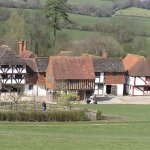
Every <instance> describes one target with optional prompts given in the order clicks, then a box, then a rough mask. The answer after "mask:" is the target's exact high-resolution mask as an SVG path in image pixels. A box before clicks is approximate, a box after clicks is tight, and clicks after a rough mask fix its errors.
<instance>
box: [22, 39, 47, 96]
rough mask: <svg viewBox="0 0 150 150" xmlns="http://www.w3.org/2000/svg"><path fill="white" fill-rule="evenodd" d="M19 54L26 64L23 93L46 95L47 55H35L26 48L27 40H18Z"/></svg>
mask: <svg viewBox="0 0 150 150" xmlns="http://www.w3.org/2000/svg"><path fill="white" fill-rule="evenodd" d="M19 55H20V56H21V57H22V58H23V60H24V61H25V62H26V64H27V76H26V84H25V86H24V94H25V95H31V96H46V94H47V91H46V83H45V77H46V70H47V66H48V62H49V58H48V57H37V56H36V55H35V54H34V53H33V52H30V51H28V50H27V42H26V41H20V42H19Z"/></svg>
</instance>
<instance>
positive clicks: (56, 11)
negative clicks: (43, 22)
mask: <svg viewBox="0 0 150 150" xmlns="http://www.w3.org/2000/svg"><path fill="white" fill-rule="evenodd" d="M66 6H67V0H47V2H46V6H45V10H44V12H45V16H46V18H47V19H48V23H49V26H50V28H52V30H53V31H54V45H55V41H56V30H60V29H61V27H60V23H61V21H62V20H65V21H68V15H67V13H66Z"/></svg>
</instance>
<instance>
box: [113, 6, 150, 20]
mask: <svg viewBox="0 0 150 150" xmlns="http://www.w3.org/2000/svg"><path fill="white" fill-rule="evenodd" d="M115 15H124V16H135V17H148V18H149V17H150V10H146V9H142V8H135V7H131V8H127V9H122V10H119V11H116V13H115Z"/></svg>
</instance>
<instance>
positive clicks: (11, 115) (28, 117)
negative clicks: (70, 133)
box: [0, 110, 88, 122]
mask: <svg viewBox="0 0 150 150" xmlns="http://www.w3.org/2000/svg"><path fill="white" fill-rule="evenodd" d="M84 120H88V118H87V116H86V112H85V111H84V110H73V111H63V110H59V111H58V110H55V111H50V112H14V111H9V112H0V121H29V122H42V121H61V122H63V121H84Z"/></svg>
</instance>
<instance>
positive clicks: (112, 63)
mask: <svg viewBox="0 0 150 150" xmlns="http://www.w3.org/2000/svg"><path fill="white" fill-rule="evenodd" d="M92 58H93V64H94V70H95V72H125V69H124V65H123V61H122V59H121V58H102V57H93V56H92Z"/></svg>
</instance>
